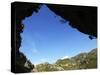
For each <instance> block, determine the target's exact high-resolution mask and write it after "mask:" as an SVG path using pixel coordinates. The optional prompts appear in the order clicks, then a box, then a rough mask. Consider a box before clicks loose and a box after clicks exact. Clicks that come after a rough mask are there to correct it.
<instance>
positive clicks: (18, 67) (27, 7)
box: [11, 2, 97, 73]
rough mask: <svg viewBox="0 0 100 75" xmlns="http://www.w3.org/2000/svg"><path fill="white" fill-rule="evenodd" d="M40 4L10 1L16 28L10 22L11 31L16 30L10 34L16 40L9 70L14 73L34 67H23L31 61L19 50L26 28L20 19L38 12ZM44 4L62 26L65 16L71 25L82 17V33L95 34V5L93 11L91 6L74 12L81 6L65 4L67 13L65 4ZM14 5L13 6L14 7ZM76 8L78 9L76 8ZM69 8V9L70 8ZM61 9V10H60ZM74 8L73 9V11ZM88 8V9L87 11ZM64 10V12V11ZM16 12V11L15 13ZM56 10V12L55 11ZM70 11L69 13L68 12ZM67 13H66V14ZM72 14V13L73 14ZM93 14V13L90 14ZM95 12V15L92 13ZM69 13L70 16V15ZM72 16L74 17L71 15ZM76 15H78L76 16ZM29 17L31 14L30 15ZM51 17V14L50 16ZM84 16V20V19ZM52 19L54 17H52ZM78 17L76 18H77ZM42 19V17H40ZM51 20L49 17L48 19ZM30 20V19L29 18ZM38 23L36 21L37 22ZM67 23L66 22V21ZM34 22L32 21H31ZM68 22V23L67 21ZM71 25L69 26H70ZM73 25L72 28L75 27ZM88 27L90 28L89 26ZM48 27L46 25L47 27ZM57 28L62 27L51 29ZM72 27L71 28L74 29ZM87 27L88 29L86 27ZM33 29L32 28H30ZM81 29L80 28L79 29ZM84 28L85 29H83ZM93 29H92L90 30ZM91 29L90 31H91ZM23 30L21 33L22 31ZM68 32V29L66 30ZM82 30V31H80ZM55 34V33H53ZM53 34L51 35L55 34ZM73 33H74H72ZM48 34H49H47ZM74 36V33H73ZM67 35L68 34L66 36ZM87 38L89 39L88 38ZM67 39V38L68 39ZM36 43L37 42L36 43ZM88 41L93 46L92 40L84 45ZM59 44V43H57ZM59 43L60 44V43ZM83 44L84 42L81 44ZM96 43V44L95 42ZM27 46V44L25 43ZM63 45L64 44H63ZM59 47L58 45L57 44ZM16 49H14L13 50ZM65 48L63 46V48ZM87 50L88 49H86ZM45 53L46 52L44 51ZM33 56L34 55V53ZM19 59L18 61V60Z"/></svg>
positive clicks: (28, 70) (13, 44) (39, 41)
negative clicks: (58, 18) (59, 17)
mask: <svg viewBox="0 0 100 75" xmlns="http://www.w3.org/2000/svg"><path fill="white" fill-rule="evenodd" d="M40 5H42V4H37V3H34V4H33V3H25V2H14V3H12V6H13V7H12V10H14V12H13V11H12V20H13V21H14V22H15V23H16V26H15V28H16V29H14V28H13V25H15V23H14V22H12V31H15V30H16V32H14V33H13V32H12V34H13V35H15V36H12V38H13V39H14V40H16V42H13V41H12V62H11V63H12V65H11V67H12V68H11V71H12V72H16V73H24V72H30V70H31V69H32V68H33V67H34V66H30V68H25V62H26V61H27V63H29V64H30V63H31V62H30V61H28V60H27V57H26V55H24V54H23V53H21V52H20V47H22V43H23V38H22V37H21V35H22V34H23V33H24V31H25V30H26V29H25V25H23V24H22V20H24V19H25V18H27V19H28V18H29V16H30V15H32V12H34V13H35V12H37V13H38V11H39V10H40V8H41V7H39V6H40ZM46 6H47V7H48V8H49V9H50V10H51V11H52V12H54V13H55V14H56V17H58V15H60V16H61V17H62V18H63V19H62V18H61V20H60V22H62V24H63V26H64V24H65V22H67V21H66V18H65V17H68V21H70V23H72V25H74V26H75V27H76V25H77V24H78V23H81V22H80V20H79V19H83V20H84V21H82V23H84V22H85V21H86V23H84V24H86V25H85V26H86V27H84V26H83V27H84V28H86V29H83V28H82V27H79V28H82V29H83V33H85V34H89V35H92V36H96V35H97V34H96V21H97V19H96V12H94V11H95V7H94V8H93V12H92V8H91V7H90V8H89V7H85V8H86V9H85V8H83V7H82V10H81V11H79V12H76V11H77V10H80V9H81V6H80V7H79V8H78V7H76V6H74V7H75V9H73V8H74V7H73V6H70V5H67V6H66V7H67V9H68V10H69V12H68V13H67V12H66V10H63V9H66V7H65V5H64V6H63V5H52V4H46ZM14 7H15V8H14ZM77 8H78V9H77ZM70 9H71V10H70ZM62 10H63V11H62ZM74 10H75V11H74ZM84 10H86V11H87V12H85V13H84ZM88 10H89V11H88ZM64 11H65V12H64ZM15 12H16V13H15ZM57 12H58V13H57ZM70 12H71V13H70ZM81 12H83V13H82V14H79V15H82V17H80V16H79V15H78V14H77V13H81ZM90 12H92V13H90ZM62 13H64V14H65V16H64V14H62ZM66 13H67V14H66ZM73 14H74V15H73ZM84 14H87V15H85V16H83V15H84ZM92 14H93V15H92ZM94 14H95V15H94ZM70 15H71V16H72V17H70ZM14 16H16V17H14ZM73 16H74V17H73ZM77 16H78V17H77ZM30 17H31V16H30ZM50 17H51V16H50ZM84 18H86V20H85V19H84ZM91 18H92V19H91ZM53 19H54V18H53ZM77 19H78V20H77ZM88 19H90V20H88ZM41 20H42V19H41ZM50 20H51V19H50ZM50 20H48V21H49V22H51V21H50ZM73 20H75V21H73ZM87 20H88V22H89V24H88V23H87ZM30 21H32V20H30ZM57 21H59V20H57ZM76 21H77V24H76ZM90 22H92V23H90ZM37 23H38V22H37ZM67 23H68V22H67ZM33 24H34V23H33ZM41 24H42V23H41ZM68 24H69V23H68ZM91 24H92V28H91ZM72 25H71V26H72ZM67 26H69V25H67ZM74 26H72V27H74ZM77 26H79V25H77ZM75 27H74V28H75ZM89 27H90V28H89ZM47 28H48V27H47ZM58 28H63V27H60V26H59V27H56V28H54V29H53V31H55V29H58ZM74 28H73V29H74ZM88 28H89V29H88ZM40 29H41V28H40ZM76 29H77V27H76ZM32 30H33V29H32ZM80 30H81V29H80ZM84 30H86V31H84ZM92 30H93V31H92ZM49 31H50V29H49ZM64 31H66V29H64ZM91 31H92V32H91ZM22 32H23V33H22ZM56 32H59V31H57V30H56ZM68 32H69V31H68ZM81 32H82V31H81ZM60 33H61V35H62V36H65V35H63V34H62V32H60ZM35 35H36V36H37V37H38V39H39V37H40V36H39V35H37V33H36V34H35ZM55 35H56V34H55ZM55 35H53V36H55ZM66 35H67V33H66ZM74 35H75V34H74ZM48 36H49V35H48ZM75 36H76V35H75ZM92 36H90V38H91V39H92V38H94V37H92ZM60 37H61V36H60V35H59V37H56V40H57V39H58V40H59V38H60ZM67 37H68V36H67ZM70 38H73V40H76V38H75V37H74V36H73V37H70ZM64 39H65V37H63V41H60V42H65V41H64ZM78 39H83V40H84V41H85V38H82V37H80V38H78ZM41 40H44V39H43V38H42V39H40V40H38V43H41ZM46 40H49V39H48V38H46ZM88 40H89V39H88ZM68 41H69V40H68ZM68 41H67V42H68ZM91 41H96V40H94V39H93V40H91ZM50 42H52V41H50ZM55 42H56V41H55ZM72 42H73V43H75V42H74V41H72ZM38 43H37V44H38ZM76 43H77V40H76ZM89 43H91V46H93V47H94V44H93V42H87V43H85V45H88V46H89V45H90V44H89ZM47 44H48V43H46V45H47ZM58 44H59V43H58ZM51 45H53V44H52V43H51ZM56 45H57V43H56ZM60 45H62V44H60ZM74 45H77V44H74ZM83 45H84V44H83ZM95 45H96V44H95ZM26 46H27V45H26ZM41 46H42V44H41ZM63 46H64V45H63ZM67 46H68V47H69V46H72V44H70V42H69V43H68V45H67ZM33 47H35V46H34V43H33ZM59 47H60V46H59ZM80 47H81V46H80ZM70 48H72V47H70ZM15 49H16V50H15ZM64 49H65V48H64ZM26 50H27V51H28V50H29V49H26ZM55 50H56V48H55ZM66 50H70V51H71V52H75V50H76V49H74V51H73V49H72V50H71V49H66ZM87 50H89V49H87ZM27 51H26V53H29V52H27ZM34 52H35V53H37V51H36V50H34V51H33V53H34ZM49 53H52V52H49ZM53 53H55V54H57V53H58V52H53ZM60 53H62V52H60ZM60 53H58V54H60ZM76 53H77V51H76ZM46 54H47V53H46ZM29 55H30V53H29ZM34 56H35V55H34ZM30 57H31V58H32V56H31V55H30ZM66 57H68V56H66ZM19 61H20V62H19ZM42 61H44V59H42Z"/></svg>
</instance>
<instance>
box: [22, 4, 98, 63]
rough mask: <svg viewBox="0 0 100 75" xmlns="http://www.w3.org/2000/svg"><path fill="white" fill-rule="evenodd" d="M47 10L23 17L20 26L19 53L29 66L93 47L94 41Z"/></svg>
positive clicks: (43, 7)
mask: <svg viewBox="0 0 100 75" xmlns="http://www.w3.org/2000/svg"><path fill="white" fill-rule="evenodd" d="M61 21H63V19H62V18H61V17H60V16H57V15H56V14H54V13H53V12H52V11H50V10H49V9H48V8H47V7H46V6H45V5H44V6H42V7H41V9H40V10H39V12H38V13H35V12H34V13H33V14H32V16H30V17H26V18H25V19H24V20H23V21H22V23H23V24H24V31H23V33H22V34H21V37H22V44H21V47H20V51H21V52H23V53H24V54H25V55H26V57H27V58H28V59H29V60H30V61H31V62H32V63H33V64H38V63H41V62H49V63H53V62H55V61H56V60H57V59H60V58H63V57H72V56H75V55H77V54H79V53H81V52H88V51H90V50H92V49H94V48H96V47H97V40H96V39H93V40H90V39H89V38H88V35H86V34H84V33H81V32H79V31H78V30H77V29H74V28H72V27H70V26H69V22H68V21H66V22H65V23H62V22H61Z"/></svg>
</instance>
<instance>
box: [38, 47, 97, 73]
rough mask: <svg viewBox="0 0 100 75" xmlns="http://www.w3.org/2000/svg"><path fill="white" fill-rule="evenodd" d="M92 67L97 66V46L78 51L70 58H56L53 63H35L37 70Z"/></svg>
mask: <svg viewBox="0 0 100 75" xmlns="http://www.w3.org/2000/svg"><path fill="white" fill-rule="evenodd" d="M93 68H97V48H96V49H93V50H91V51H90V52H88V53H80V54H78V55H76V56H74V57H72V58H66V59H58V60H57V61H56V62H55V63H54V64H49V63H48V62H46V63H41V64H38V65H36V69H37V71H39V72H42V71H63V70H75V69H93Z"/></svg>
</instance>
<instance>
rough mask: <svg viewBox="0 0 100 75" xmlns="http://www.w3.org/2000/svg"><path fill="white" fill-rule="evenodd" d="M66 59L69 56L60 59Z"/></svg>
mask: <svg viewBox="0 0 100 75" xmlns="http://www.w3.org/2000/svg"><path fill="white" fill-rule="evenodd" d="M66 58H69V56H64V57H62V58H61V59H66Z"/></svg>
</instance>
